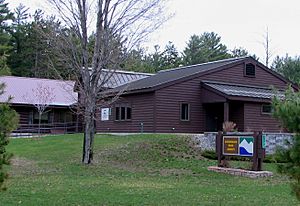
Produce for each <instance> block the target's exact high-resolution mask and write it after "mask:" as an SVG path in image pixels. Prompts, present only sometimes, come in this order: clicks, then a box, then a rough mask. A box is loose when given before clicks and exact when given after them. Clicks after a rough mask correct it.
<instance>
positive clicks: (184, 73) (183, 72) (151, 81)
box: [113, 57, 251, 91]
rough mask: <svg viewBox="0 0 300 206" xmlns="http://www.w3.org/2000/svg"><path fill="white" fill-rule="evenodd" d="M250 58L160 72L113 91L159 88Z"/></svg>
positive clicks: (225, 60)
mask: <svg viewBox="0 0 300 206" xmlns="http://www.w3.org/2000/svg"><path fill="white" fill-rule="evenodd" d="M246 58H251V57H241V58H231V59H224V60H219V61H214V62H208V63H203V64H197V65H192V66H184V67H179V68H175V69H168V70H162V71H160V72H158V73H157V74H155V75H153V76H149V77H146V78H143V79H140V80H137V81H134V82H131V83H129V84H126V85H123V86H120V87H117V88H115V89H114V90H113V91H121V90H125V91H136V90H142V89H149V88H153V87H156V86H160V85H163V84H166V83H169V82H172V81H175V80H179V79H181V78H185V77H189V76H192V75H195V74H198V73H202V72H206V71H209V70H213V69H217V68H219V67H223V66H225V65H229V64H232V63H237V62H241V61H243V60H245V59H246Z"/></svg>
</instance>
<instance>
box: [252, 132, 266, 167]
mask: <svg viewBox="0 0 300 206" xmlns="http://www.w3.org/2000/svg"><path fill="white" fill-rule="evenodd" d="M253 137H254V145H253V165H252V170H254V171H261V170H262V161H263V157H264V149H263V148H262V132H255V133H254V135H253Z"/></svg>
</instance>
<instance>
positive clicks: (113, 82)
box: [100, 70, 153, 88]
mask: <svg viewBox="0 0 300 206" xmlns="http://www.w3.org/2000/svg"><path fill="white" fill-rule="evenodd" d="M103 71H104V72H102V73H101V78H100V79H101V80H102V81H103V80H105V79H107V78H108V77H109V76H110V75H109V74H111V78H110V79H109V81H108V82H107V83H106V84H104V87H106V88H116V87H119V86H122V85H124V84H127V83H130V82H133V81H136V80H139V79H144V78H146V77H150V76H152V75H153V74H149V73H141V72H132V71H123V70H115V71H114V70H111V71H110V70H103Z"/></svg>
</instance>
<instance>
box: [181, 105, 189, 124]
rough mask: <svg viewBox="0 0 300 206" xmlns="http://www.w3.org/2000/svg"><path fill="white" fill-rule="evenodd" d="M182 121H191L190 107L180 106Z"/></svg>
mask: <svg viewBox="0 0 300 206" xmlns="http://www.w3.org/2000/svg"><path fill="white" fill-rule="evenodd" d="M180 120H181V121H189V120H190V105H189V104H185V103H182V104H181V105H180Z"/></svg>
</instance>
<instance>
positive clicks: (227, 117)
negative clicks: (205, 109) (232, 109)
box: [224, 102, 229, 122]
mask: <svg viewBox="0 0 300 206" xmlns="http://www.w3.org/2000/svg"><path fill="white" fill-rule="evenodd" d="M227 121H229V104H228V102H224V122H227Z"/></svg>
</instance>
